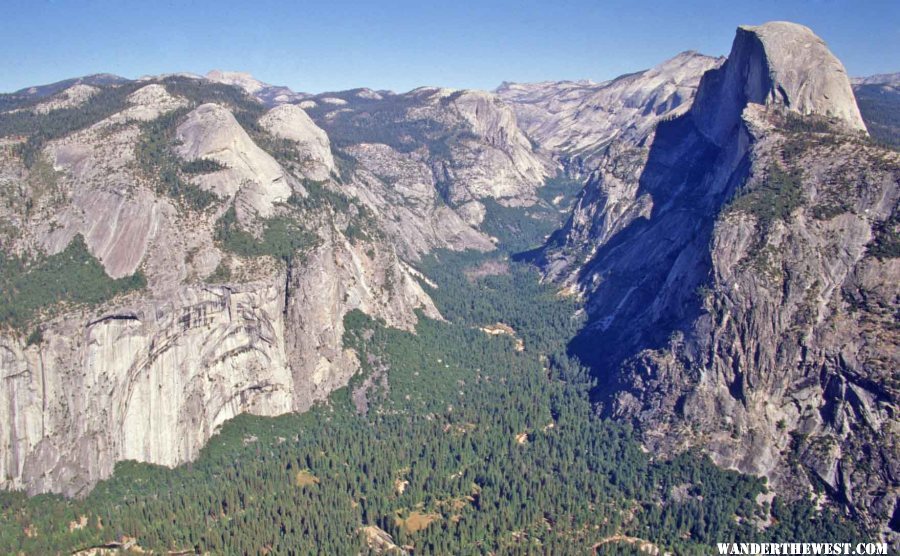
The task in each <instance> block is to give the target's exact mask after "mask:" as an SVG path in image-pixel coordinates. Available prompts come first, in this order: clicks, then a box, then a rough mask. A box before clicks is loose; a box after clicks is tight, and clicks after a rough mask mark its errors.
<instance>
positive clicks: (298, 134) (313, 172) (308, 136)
mask: <svg viewBox="0 0 900 556" xmlns="http://www.w3.org/2000/svg"><path fill="white" fill-rule="evenodd" d="M259 123H260V125H261V126H263V128H264V129H265V130H266V131H268V132H269V133H271V134H272V135H274V136H276V137H280V138H282V139H289V140H291V141H295V142H296V143H297V154H298V155H299V156H300V158H301V160H302V161H303V162H302V166H303V173H304V175H305V176H306V177H307V178H309V179H312V180H317V181H323V180H327V179H328V178H329V177H330V176H331V174H332V173H333V172H335V166H334V157H333V156H332V154H331V142H330V141H329V140H328V134H326V133H325V131H324V130H322V128H320V127H319V126H317V125H316V124H315V122H313V121H312V119H311V118H310V117H309V116H307V115H306V112H304V111H303V109H302V108H300V107H299V106H297V105H294V104H282V105H280V106H277V107H275V108H273V109H271V110H270V111H269V112H268V113H267V114H266V115H265V116H263V117H262V119H260V121H259Z"/></svg>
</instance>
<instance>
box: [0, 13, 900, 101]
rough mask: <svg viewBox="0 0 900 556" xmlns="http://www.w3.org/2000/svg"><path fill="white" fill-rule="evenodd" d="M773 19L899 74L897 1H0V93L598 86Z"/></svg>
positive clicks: (869, 67) (846, 55) (855, 61)
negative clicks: (84, 86)
mask: <svg viewBox="0 0 900 556" xmlns="http://www.w3.org/2000/svg"><path fill="white" fill-rule="evenodd" d="M773 19H785V20H790V21H796V22H799V23H803V24H805V25H808V26H810V27H811V28H812V29H813V30H814V31H815V32H816V33H817V34H819V36H821V37H822V38H824V39H825V41H826V42H827V43H828V44H829V45H830V47H831V49H832V50H833V51H834V52H835V54H837V56H838V57H839V58H841V60H842V61H843V62H844V64H845V65H846V66H847V69H848V71H849V73H850V74H851V75H869V74H872V73H884V72H894V71H900V0H680V1H640V0H631V1H627V0H624V1H620V0H537V1H533V0H515V1H511V0H510V1H507V0H496V1H493V0H481V1H468V0H443V1H434V0H416V1H412V0H381V1H368V2H363V1H350V0H316V1H314V2H306V1H292V0H280V1H270V0H256V1H252V0H250V1H243V2H237V1H229V0H219V1H217V2H212V1H198V0H181V1H178V0H155V1H151V0H147V1H144V2H136V1H131V0H0V91H4V92H9V91H13V90H17V89H20V88H23V87H26V86H29V85H35V84H43V83H50V82H53V81H58V80H61V79H64V78H68V77H74V76H79V75H85V74H90V73H101V72H107V73H115V74H118V75H122V76H125V77H132V78H133V77H138V76H141V75H146V74H158V73H168V72H176V71H190V72H195V73H205V72H206V71H208V70H210V69H213V68H218V69H229V70H240V71H247V72H250V73H252V74H254V75H255V76H256V77H257V78H259V79H261V80H263V81H266V82H269V83H273V84H278V85H288V86H290V87H291V88H293V89H295V90H298V91H306V92H321V91H328V90H339V89H349V88H353V87H362V86H366V87H371V88H373V89H392V90H395V91H405V90H408V89H411V88H414V87H416V86H420V85H441V86H447V87H460V88H462V87H466V88H481V89H492V88H494V87H496V86H497V85H498V84H499V83H500V82H501V81H503V80H509V81H542V80H549V79H553V80H557V79H583V78H588V79H594V80H604V79H609V78H612V77H615V76H617V75H620V74H622V73H628V72H632V71H636V70H639V69H644V68H647V67H651V66H653V65H655V64H657V63H659V62H661V61H662V60H664V59H666V58H668V57H671V56H673V55H675V54H677V53H678V52H681V51H684V50H698V51H700V52H703V53H706V54H713V55H719V54H727V53H728V50H729V48H730V46H731V40H732V38H733V37H734V29H735V27H736V26H737V25H739V24H759V23H763V22H765V21H769V20H773Z"/></svg>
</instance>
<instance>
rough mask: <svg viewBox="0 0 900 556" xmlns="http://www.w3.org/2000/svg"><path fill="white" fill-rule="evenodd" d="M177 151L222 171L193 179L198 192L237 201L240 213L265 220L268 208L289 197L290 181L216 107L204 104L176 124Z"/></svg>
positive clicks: (269, 157)
mask: <svg viewBox="0 0 900 556" xmlns="http://www.w3.org/2000/svg"><path fill="white" fill-rule="evenodd" d="M176 137H177V139H178V140H179V141H180V143H181V144H180V145H179V146H178V147H177V148H176V152H177V153H178V154H179V155H180V156H181V157H183V158H184V159H185V160H197V159H204V158H206V159H210V160H215V161H216V162H219V163H221V164H222V165H223V166H225V169H223V170H220V171H217V172H212V173H209V174H204V175H201V176H199V177H197V178H196V181H197V183H199V184H200V186H201V187H203V189H206V190H208V191H212V192H214V193H215V194H217V195H218V196H219V197H223V198H226V199H230V198H234V197H237V202H238V205H237V206H238V207H239V208H240V209H243V210H242V211H241V214H242V216H243V214H244V213H245V212H246V213H250V214H257V215H259V216H262V217H267V216H270V215H271V214H272V208H273V204H274V203H276V202H284V201H286V200H287V199H288V197H290V195H291V186H290V181H291V177H290V176H289V175H288V174H287V173H286V172H285V171H284V169H283V168H282V167H281V166H280V165H279V164H278V162H276V160H275V159H274V158H273V157H272V155H270V154H269V153H267V152H266V151H264V150H263V149H261V148H259V147H258V146H257V145H256V144H255V143H254V142H253V140H252V139H250V136H249V135H247V132H246V131H244V128H242V127H241V125H240V124H239V123H238V122H237V120H236V119H235V118H234V115H233V114H232V113H231V112H230V111H229V110H227V109H226V108H224V107H222V106H219V105H218V104H204V105H202V106H199V107H197V108H196V109H195V110H194V111H193V112H191V113H190V114H188V117H187V119H186V120H185V121H184V122H183V123H182V124H181V125H179V126H178V131H177V135H176Z"/></svg>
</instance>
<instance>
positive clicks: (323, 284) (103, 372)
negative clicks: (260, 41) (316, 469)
mask: <svg viewBox="0 0 900 556" xmlns="http://www.w3.org/2000/svg"><path fill="white" fill-rule="evenodd" d="M206 86H207V85H204V84H202V83H201V84H200V85H197V84H191V85H186V84H185V82H184V81H183V80H180V78H170V79H167V80H162V81H160V82H155V83H149V84H147V83H141V84H132V85H126V86H123V87H126V88H127V90H124V89H123V90H104V91H101V92H99V93H95V96H99V97H102V99H103V102H105V103H107V104H109V105H111V106H113V107H115V109H114V110H110V111H109V112H108V113H106V114H103V113H102V110H100V109H95V111H96V112H100V113H101V118H100V119H98V120H96V121H87V123H86V125H84V126H83V127H82V128H81V129H78V130H76V131H74V132H73V133H68V134H64V135H63V136H61V137H58V138H54V139H52V140H51V141H50V142H49V143H48V144H46V145H45V146H43V148H42V149H41V151H40V152H39V153H38V154H37V155H36V157H37V158H36V160H37V162H36V163H33V164H32V165H31V167H28V166H26V165H25V164H24V162H23V160H21V159H20V157H17V156H15V155H14V151H13V150H12V149H4V151H3V153H2V154H3V156H2V158H0V179H2V180H3V183H4V186H7V185H8V186H9V187H10V189H11V190H12V191H17V192H19V193H20V194H21V199H18V198H16V197H14V198H13V200H12V201H10V203H5V204H4V205H3V208H2V210H0V222H2V224H3V226H2V230H3V231H2V232H0V245H2V246H3V250H4V251H3V256H12V255H14V254H15V255H22V256H28V257H32V258H33V259H34V260H35V261H40V260H42V257H47V256H49V255H52V254H54V253H60V252H62V251H63V250H64V249H66V247H67V246H68V245H70V243H71V242H72V241H73V238H74V237H75V236H76V235H79V234H80V235H81V236H82V237H83V238H84V244H85V245H86V247H87V249H88V251H89V253H90V254H91V255H92V256H93V257H95V258H96V259H97V261H98V262H99V265H100V266H101V267H102V268H103V270H104V272H105V274H106V277H104V279H106V278H109V277H112V278H120V277H128V276H131V275H132V274H134V273H135V272H140V273H141V274H142V276H144V277H145V278H146V282H147V287H146V288H145V289H143V290H141V291H136V292H132V293H130V294H128V295H125V296H118V297H115V298H112V299H107V300H106V301H104V302H102V303H100V304H99V305H97V306H93V307H89V306H83V305H82V306H54V305H48V306H47V307H45V308H44V309H43V312H42V313H39V314H37V315H35V317H34V318H33V319H32V320H31V321H29V322H28V323H27V327H26V328H24V329H11V328H9V327H8V324H7V323H3V327H4V328H3V330H2V332H0V423H2V426H0V486H2V487H3V488H15V489H21V488H25V489H27V490H28V491H29V492H31V493H37V492H48V491H52V492H63V493H66V494H69V495H79V494H84V493H86V492H87V491H88V490H89V489H90V488H91V487H92V486H93V485H94V483H96V481H97V480H99V479H102V478H104V477H107V476H109V475H110V473H112V470H113V467H114V465H115V463H116V462H117V461H120V460H124V459H133V460H138V461H145V462H151V463H157V464H161V465H176V464H179V463H183V462H186V461H189V460H191V459H192V458H194V457H196V455H197V454H198V452H199V450H200V449H201V448H202V446H203V445H204V444H205V442H206V441H207V440H208V439H209V437H210V436H211V435H212V434H213V433H214V432H215V430H216V429H217V427H218V426H219V425H221V424H222V423H223V422H224V421H226V420H227V419H230V418H232V417H234V416H236V415H238V414H240V413H243V412H250V413H254V414H258V415H277V414H282V413H285V412H289V411H303V410H306V409H308V408H309V407H310V405H311V404H312V403H314V402H315V401H317V400H321V399H323V398H324V397H325V396H327V395H328V394H329V393H330V392H331V391H332V390H334V389H335V388H338V387H340V386H343V385H345V384H346V383H347V381H348V380H349V378H350V376H352V374H353V373H354V372H355V370H356V369H357V366H358V365H357V362H356V356H355V354H354V353H352V352H350V351H347V350H345V349H344V347H343V342H342V340H343V338H342V336H343V317H344V315H345V314H346V313H347V312H348V311H351V310H353V309H361V310H362V311H364V312H366V313H368V314H370V315H372V316H376V317H379V318H382V319H384V320H385V322H387V323H388V324H389V325H391V326H396V327H401V328H407V329H409V328H411V327H412V326H413V325H414V324H415V322H416V318H417V317H416V311H417V310H422V311H424V313H425V314H427V315H429V316H431V317H436V318H439V317H440V315H439V314H438V312H437V310H436V309H435V308H434V305H433V304H432V302H431V300H430V299H429V298H428V296H427V295H426V294H425V293H424V291H423V290H422V289H421V287H420V286H419V284H418V282H417V281H416V280H415V279H414V278H412V276H411V271H410V268H409V267H408V266H407V265H406V264H405V263H404V262H403V261H402V260H401V259H400V257H399V256H398V254H397V250H396V249H395V248H394V246H393V245H392V244H391V243H390V242H389V241H387V240H386V239H385V236H384V234H383V233H382V232H381V230H382V225H381V224H380V221H381V216H380V215H379V214H375V213H372V212H371V210H369V209H367V208H366V206H367V205H366V203H365V201H362V200H358V199H357V200H354V199H353V198H352V197H353V195H352V193H353V191H352V190H350V191H344V190H342V188H341V187H340V185H339V184H337V183H336V182H334V181H332V178H331V174H332V172H333V171H334V170H335V168H334V161H333V158H332V155H331V150H330V145H329V141H328V137H327V135H326V134H325V132H324V131H323V130H321V129H320V128H318V127H317V126H315V124H313V123H312V121H311V120H310V119H309V118H308V117H305V115H304V114H302V111H300V112H301V113H297V112H296V111H299V110H300V109H299V108H296V107H290V108H282V109H277V108H276V109H275V110H277V112H274V113H273V112H271V111H270V112H268V114H264V110H262V109H260V108H259V107H258V105H256V104H255V103H254V102H253V101H251V100H250V99H246V98H244V97H242V96H240V95H239V94H236V93H235V92H234V91H230V90H228V89H218V90H217V91H216V92H215V93H209V96H215V97H216V98H223V99H228V98H233V100H232V101H231V102H222V103H208V102H202V101H204V100H205V99H207V98H208V96H206V95H207V93H205V92H204V89H203V87H206ZM197 87H199V92H198V89H197ZM168 89H173V90H185V89H186V90H187V91H188V94H194V95H198V96H199V98H193V97H190V96H188V97H184V96H180V95H178V94H172V93H170V92H169V90H168ZM192 91H193V92H192ZM230 95H231V96H230ZM70 97H73V95H67V96H66V97H65V99H62V100H66V99H69V98H70ZM60 98H62V97H60ZM51 101H53V102H55V101H56V99H51ZM84 102H91V99H90V98H88V99H87V100H85V101H84ZM175 110H181V112H174V111H175ZM37 114H40V115H41V116H42V117H52V116H53V111H52V110H48V111H42V112H39V113H37ZM235 114H238V115H239V116H240V118H241V119H242V121H245V122H246V121H248V120H249V119H250V118H258V119H259V124H258V127H256V126H250V127H249V128H248V129H249V131H248V129H245V128H244V126H242V125H241V124H240V123H238V119H237V118H236V117H235ZM163 116H166V118H168V119H166V118H163ZM260 144H262V145H267V146H269V148H270V149H271V150H266V149H264V148H263V147H261V146H260ZM272 145H276V146H277V148H272ZM310 178H312V179H316V178H322V179H323V180H325V181H322V182H321V183H318V185H317V189H315V190H314V191H312V190H308V189H307V188H305V187H304V186H303V183H304V179H310ZM348 179H349V176H348ZM208 194H211V195H208ZM188 195H193V197H192V198H193V199H194V200H195V201H194V202H195V203H199V202H200V201H203V202H205V203H206V204H195V205H191V204H190V202H191V201H189V200H188ZM289 199H292V201H291V203H288V202H287V201H288V200H289ZM197 200H199V201H197ZM20 201H21V202H20ZM229 215H233V216H229ZM10 230H17V232H16V233H12V232H10ZM288 246H289V247H288ZM28 264H29V263H26V267H27V266H28ZM34 264H36V263H34ZM76 287H93V284H77V285H76ZM29 333H31V334H29Z"/></svg>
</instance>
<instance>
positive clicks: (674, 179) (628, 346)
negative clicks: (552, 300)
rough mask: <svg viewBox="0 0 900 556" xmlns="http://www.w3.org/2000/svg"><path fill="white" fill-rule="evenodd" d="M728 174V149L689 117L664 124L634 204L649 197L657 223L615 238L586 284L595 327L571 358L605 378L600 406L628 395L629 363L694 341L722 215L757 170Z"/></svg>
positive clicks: (741, 168)
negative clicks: (623, 371)
mask: <svg viewBox="0 0 900 556" xmlns="http://www.w3.org/2000/svg"><path fill="white" fill-rule="evenodd" d="M728 166H730V164H729V163H728V153H727V152H726V149H723V148H720V147H719V146H717V145H715V144H714V143H712V142H711V141H710V140H708V139H707V138H705V137H704V136H703V134H701V133H700V132H699V131H698V129H697V127H696V125H695V123H694V121H693V118H692V117H691V114H690V113H688V114H686V115H683V116H680V117H678V118H675V119H672V120H667V121H663V122H660V123H659V125H658V127H657V130H656V136H655V139H654V141H653V144H652V145H651V148H650V152H649V156H648V160H647V164H646V166H645V168H644V170H643V172H642V174H641V177H640V182H639V186H638V193H637V197H636V198H640V197H641V196H643V195H649V196H650V198H651V199H652V202H653V208H652V211H651V215H650V217H649V218H637V219H636V220H634V221H633V222H631V223H630V224H629V225H627V226H626V227H625V228H624V229H623V230H621V231H620V232H619V233H617V234H616V235H615V236H613V237H612V238H611V239H610V240H609V241H608V242H606V243H605V244H604V245H603V246H601V247H600V248H599V249H598V250H597V251H596V252H595V253H594V254H593V256H592V257H591V258H590V260H588V262H587V263H586V264H585V265H584V266H583V267H582V268H581V271H580V274H579V276H578V280H579V282H580V283H581V284H582V285H588V287H587V289H588V291H590V292H592V293H590V294H589V295H588V297H587V300H586V307H585V309H586V312H587V315H588V318H587V321H586V323H585V325H584V327H583V328H582V330H581V331H580V333H579V334H578V335H577V336H576V337H575V338H573V339H572V341H571V342H570V343H569V346H568V350H569V352H570V354H572V355H575V356H577V357H578V358H580V359H581V360H582V361H583V362H584V363H585V364H587V365H588V366H590V367H591V369H592V371H593V374H594V375H595V376H596V377H597V379H598V386H597V389H596V391H595V401H598V402H603V401H605V400H607V399H608V398H609V397H610V396H611V395H613V394H615V393H616V392H618V391H620V390H622V389H623V388H627V384H626V383H625V382H624V381H623V380H622V377H621V376H620V368H621V366H622V364H623V363H624V362H626V361H627V360H629V359H630V358H633V357H634V356H636V355H638V354H639V353H640V352H642V351H644V350H655V349H660V348H663V347H665V346H666V345H667V344H668V343H669V341H670V339H671V338H673V337H674V336H675V335H676V333H678V332H680V333H682V334H684V335H685V336H687V335H689V334H691V327H692V324H693V322H694V321H695V320H696V318H697V317H698V316H699V315H700V314H701V312H702V305H701V297H700V291H701V286H703V285H705V284H706V283H708V281H709V279H710V271H711V268H712V261H711V258H710V240H711V237H712V233H713V228H714V226H715V221H716V216H717V215H718V213H719V212H720V210H721V209H722V207H723V205H724V204H725V203H726V201H727V199H728V198H730V196H731V195H732V194H733V192H734V190H735V188H736V187H737V186H738V185H740V183H742V182H743V181H744V180H745V179H746V176H747V173H748V168H749V162H748V161H747V160H746V159H744V160H741V161H740V163H739V164H738V166H737V168H736V169H735V170H733V171H726V172H725V173H724V174H723V173H722V169H723V168H727V167H728ZM601 407H606V408H607V409H608V404H602V403H601Z"/></svg>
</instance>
